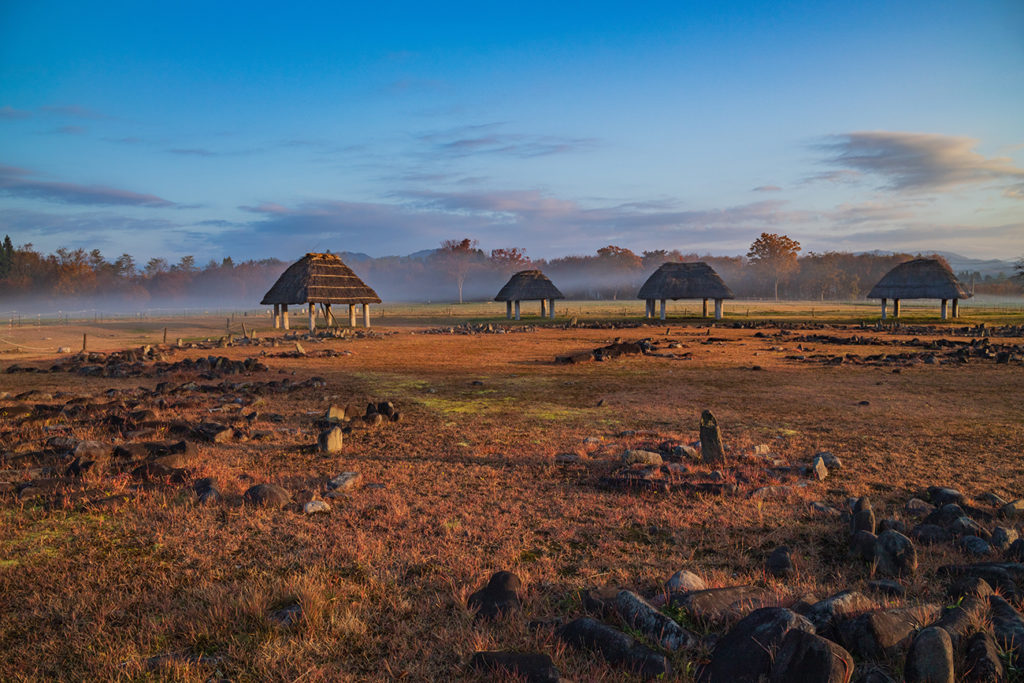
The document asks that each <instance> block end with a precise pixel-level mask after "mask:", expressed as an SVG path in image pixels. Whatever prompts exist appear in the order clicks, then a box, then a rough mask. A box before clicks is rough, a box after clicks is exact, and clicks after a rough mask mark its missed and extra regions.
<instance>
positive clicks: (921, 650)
mask: <svg viewBox="0 0 1024 683" xmlns="http://www.w3.org/2000/svg"><path fill="white" fill-rule="evenodd" d="M903 675H904V679H905V680H906V682H907V683H953V641H952V640H950V638H949V634H948V633H946V631H945V630H944V629H941V628H939V627H937V626H929V627H928V628H926V629H922V630H921V631H919V632H918V634H917V635H916V636H915V637H914V641H913V642H912V643H911V644H910V650H909V651H908V652H907V663H906V666H905V667H904V669H903Z"/></svg>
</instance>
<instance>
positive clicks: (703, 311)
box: [701, 299, 717, 318]
mask: <svg viewBox="0 0 1024 683" xmlns="http://www.w3.org/2000/svg"><path fill="white" fill-rule="evenodd" d="M715 301H717V299H715ZM701 315H702V316H703V317H705V318H706V317H708V300H707V299H704V306H703V308H702V309H701Z"/></svg>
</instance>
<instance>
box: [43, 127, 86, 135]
mask: <svg viewBox="0 0 1024 683" xmlns="http://www.w3.org/2000/svg"><path fill="white" fill-rule="evenodd" d="M50 132H51V133H53V134H56V135H84V134H85V132H86V128H85V127H84V126H59V127H57V128H54V129H53V130H52V131H50Z"/></svg>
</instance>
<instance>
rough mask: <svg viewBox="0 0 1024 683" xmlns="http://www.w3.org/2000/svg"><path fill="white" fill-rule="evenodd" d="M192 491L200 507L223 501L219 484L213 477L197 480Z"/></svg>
mask: <svg viewBox="0 0 1024 683" xmlns="http://www.w3.org/2000/svg"><path fill="white" fill-rule="evenodd" d="M192 491H193V492H195V494H196V502H197V503H199V504H200V505H213V504H215V503H219V502H220V501H221V495H220V491H218V490H217V482H216V481H215V480H214V479H213V478H212V477H206V478H203V479H199V480H197V481H196V482H195V483H194V484H192Z"/></svg>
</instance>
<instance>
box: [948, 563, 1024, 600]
mask: <svg viewBox="0 0 1024 683" xmlns="http://www.w3.org/2000/svg"><path fill="white" fill-rule="evenodd" d="M1011 572H1012V573H1011ZM939 574H940V575H942V576H954V577H976V578H980V579H984V580H985V581H986V582H987V583H988V585H989V586H991V587H992V588H993V589H996V590H998V591H999V592H1000V593H1001V594H1003V595H1005V596H1006V597H1008V598H1009V599H1011V600H1013V601H1014V602H1016V601H1018V600H1019V599H1020V591H1019V590H1018V588H1017V583H1016V577H1021V578H1024V566H1022V565H1019V564H1015V563H1010V562H1007V563H999V562H979V563H976V564H961V565H945V566H942V567H939Z"/></svg>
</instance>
